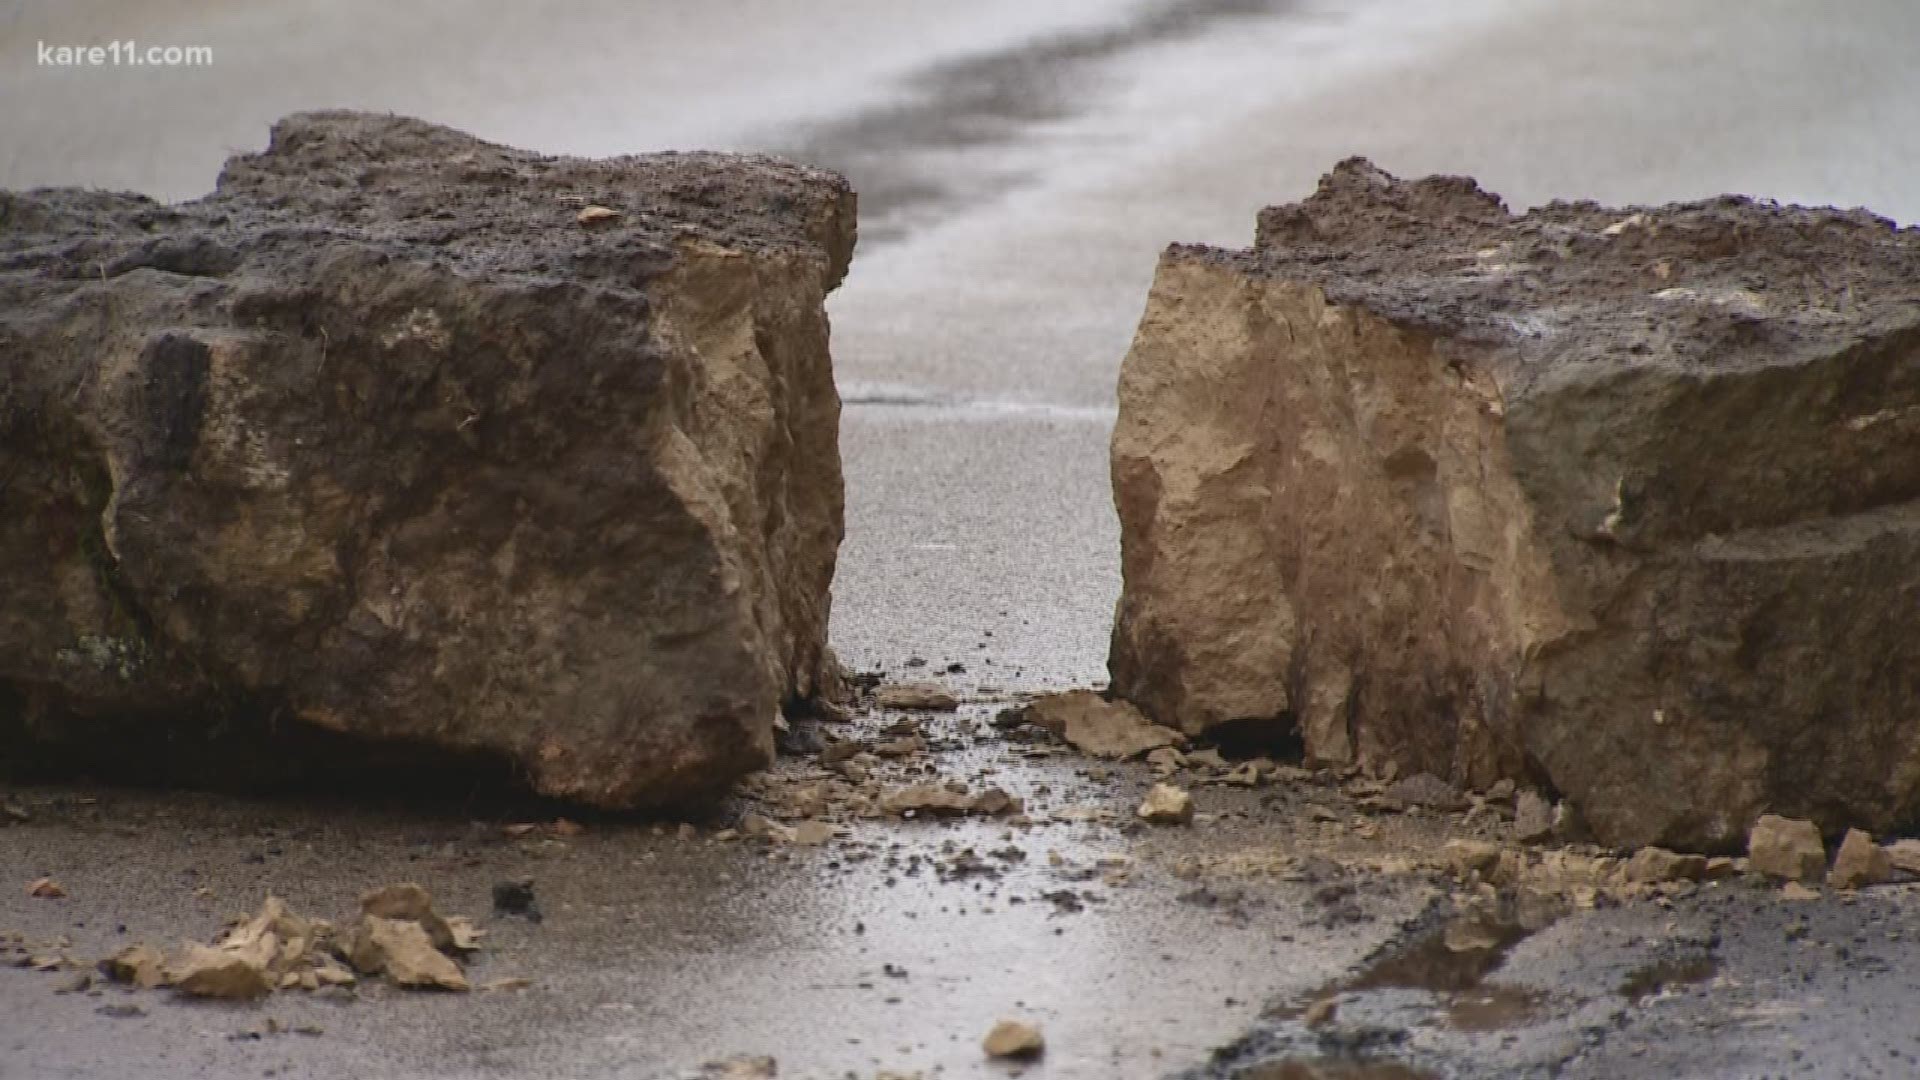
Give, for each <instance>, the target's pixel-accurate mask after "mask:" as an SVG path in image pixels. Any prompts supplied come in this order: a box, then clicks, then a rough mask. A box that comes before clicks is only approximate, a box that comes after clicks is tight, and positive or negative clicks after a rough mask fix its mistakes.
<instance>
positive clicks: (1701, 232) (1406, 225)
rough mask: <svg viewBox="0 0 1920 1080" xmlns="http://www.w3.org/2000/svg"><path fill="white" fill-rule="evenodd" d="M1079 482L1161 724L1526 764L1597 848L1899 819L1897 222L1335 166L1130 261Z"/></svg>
mask: <svg viewBox="0 0 1920 1080" xmlns="http://www.w3.org/2000/svg"><path fill="white" fill-rule="evenodd" d="M1113 479H1114V489H1115V498H1116V501H1117V503H1118V508H1119V512H1120V518H1121V527H1122V536H1121V543H1122V551H1123V572H1124V576H1125V588H1124V593H1123V595H1122V597H1121V600H1120V603H1119V609H1118V616H1117V624H1116V626H1115V630H1114V636H1113V648H1112V654H1111V657H1110V666H1111V669H1112V676H1113V689H1114V691H1115V692H1116V693H1117V694H1118V695H1119V696H1121V697H1124V698H1126V699H1128V700H1131V701H1133V702H1134V703H1136V704H1137V705H1139V706H1140V707H1141V708H1142V709H1143V710H1144V711H1145V712H1146V713H1147V715H1149V716H1150V717H1152V718H1153V719H1155V720H1157V721H1159V722H1161V723H1164V724H1168V725H1171V726H1174V727H1178V728H1180V729H1182V730H1183V731H1186V732H1188V733H1192V734H1197V733H1200V732H1204V731H1206V730H1209V729H1212V728H1216V727H1218V726H1220V725H1223V724H1228V723H1233V722H1242V723H1268V724H1273V725H1275V726H1277V727H1285V728H1297V730H1298V733H1299V735H1300V736H1301V737H1302V738H1303V739H1304V741H1305V744H1306V749H1307V751H1308V753H1309V754H1311V755H1312V756H1314V757H1317V758H1321V759H1325V760H1329V761H1335V762H1357V763H1362V764H1366V765H1371V766H1382V767H1384V766H1385V765H1387V763H1393V764H1394V765H1397V767H1398V768H1399V769H1400V771H1401V772H1402V773H1410V772H1418V771H1427V772H1433V773H1437V774H1440V775H1443V776H1446V777H1448V778H1450V779H1453V780H1455V781H1459V782H1464V783H1468V784H1473V785H1482V784H1487V783H1490V782H1492V781H1494V780H1496V779H1498V778H1501V777H1513V778H1533V779H1545V780H1547V781H1550V782H1551V784H1552V786H1554V787H1555V788H1558V789H1559V790H1560V791H1561V792H1563V793H1564V794H1566V795H1567V796H1568V797H1570V799H1571V800H1572V802H1573V804H1574V805H1575V806H1576V807H1577V808H1578V809H1579V810H1581V811H1582V812H1584V814H1585V816H1586V818H1587V820H1588V822H1589V823H1590V824H1591V826H1592V827H1593V828H1594V830H1595V831H1596V832H1597V833H1598V834H1599V836H1601V837H1602V838H1604V839H1606V840H1609V841H1612V842H1614V843H1618V844H1622V845H1626V846H1640V845H1646V844H1664V845H1667V846H1670V847H1678V848H1685V849H1693V850H1701V849H1722V850H1726V849H1737V848H1738V847H1739V845H1740V843H1741V842H1742V841H1743V840H1744V838H1745V836H1746V832H1747V828H1748V827H1749V826H1750V825H1751V824H1752V823H1753V821H1754V820H1755V819H1756V818H1757V817H1758V815H1759V814H1760V813H1761V812H1762V811H1763V810H1771V811H1775V812H1778V813H1782V814H1790V815H1794V816H1800V817H1808V818H1812V819H1814V820H1816V821H1818V822H1819V823H1820V824H1821V825H1822V826H1823V827H1824V828H1826V829H1828V830H1829V831H1831V830H1835V829H1838V828H1839V827H1841V826H1843V825H1849V824H1853V825H1860V826H1863V827H1866V828H1869V829H1875V830H1885V829H1887V828H1889V827H1891V826H1893V825H1895V824H1896V823H1900V822H1903V821H1909V820H1912V819H1913V818H1914V817H1915V816H1916V811H1917V810H1920V723H1916V722H1915V718H1916V711H1915V710H1916V708H1920V231H1916V230H1898V229H1896V228H1895V227H1894V226H1893V225H1892V224H1891V223H1889V222H1887V221H1885V220H1882V219H1880V218H1877V217H1874V216H1872V215H1870V214H1867V213H1865V212H1862V211H1852V212H1839V211H1833V210H1809V209H1801V208H1796V207H1782V206H1776V205H1771V204H1763V203H1757V202H1753V201H1751V200H1748V199H1744V198H1732V197H1728V198H1719V199H1713V200H1709V201H1705V202H1699V203H1692V204H1687V205H1676V206H1668V207H1664V208H1660V209H1643V210H1637V211H1625V210H1609V209H1605V208H1603V207H1600V206H1596V205H1593V204H1591V203H1574V204H1565V203H1555V204H1552V205H1550V206H1546V207H1543V208H1540V209H1538V210H1535V211H1533V212H1531V213H1528V214H1525V215H1520V216H1516V215H1514V214H1512V213H1510V212H1509V211H1508V210H1507V209H1506V208H1505V207H1504V206H1503V205H1502V204H1501V202H1500V201H1499V199H1498V198H1496V197H1495V196H1493V195H1490V194H1487V193H1485V192H1483V191H1481V190H1480V189H1479V188H1478V187H1477V186H1475V184H1474V183H1473V182H1472V181H1470V180H1465V179H1459V178H1449V177H1435V178H1429V179H1425V180H1420V181H1415V182H1405V181H1400V180H1397V179H1395V178H1393V177H1391V176H1389V175H1387V174H1386V173H1383V172H1381V171H1380V170H1378V169H1376V168H1374V167H1373V166H1371V165H1369V164H1367V163H1366V162H1364V161H1359V160H1354V161H1348V162H1345V163H1343V164H1341V165H1340V166H1339V167H1338V168H1337V169H1335V171H1334V172H1333V173H1331V174H1330V175H1328V176H1327V177H1326V178H1325V179H1324V180H1322V181H1321V184H1320V188H1319V190H1318V192H1316V193H1315V194H1314V195H1313V196H1312V197H1311V198H1309V199H1307V200H1306V201H1305V202H1303V203H1300V204H1298V205H1294V206H1285V207H1277V208H1272V209H1269V210H1266V211H1265V212H1263V213H1262V214H1261V215H1260V222H1259V229H1258V236H1257V239H1256V242H1255V246H1254V247H1253V248H1252V249H1251V250H1247V251H1223V250H1216V249H1211V248H1204V247H1188V246H1175V247H1172V248H1170V249H1169V250H1168V251H1167V252H1166V254H1165V255H1164V256H1163V258H1162V259H1161V262H1160V266H1159V272H1158V276H1157V278H1156V280H1155V282H1154V285H1153V290H1152V294H1151V297H1150V299H1149V301H1148V305H1147V310H1146V313H1145V316H1144V317H1143V319H1142V321H1141V324H1140V328H1139V332H1138V335H1137V337H1136V338H1135V339H1134V344H1133V348H1132V351H1131V352H1130V354H1129V355H1128V356H1127V359H1126V362H1125V366H1124V368H1123V370H1122V373H1121V377H1120V414H1119V420H1118V425H1117V427H1116V430H1115V432H1114V437H1113Z"/></svg>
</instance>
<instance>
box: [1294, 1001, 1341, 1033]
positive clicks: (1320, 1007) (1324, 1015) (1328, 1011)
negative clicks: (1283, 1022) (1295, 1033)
mask: <svg viewBox="0 0 1920 1080" xmlns="http://www.w3.org/2000/svg"><path fill="white" fill-rule="evenodd" d="M1339 1011H1340V1002H1339V1001H1338V1000H1336V999H1334V998H1330V997H1328V998H1321V999H1320V1000H1319V1001H1316V1002H1314V1003H1313V1004H1311V1005H1309V1006H1307V1011H1306V1012H1304V1013H1302V1014H1301V1016H1300V1019H1301V1020H1302V1021H1303V1022H1305V1024H1306V1025H1307V1026H1308V1027H1311V1028H1317V1027H1320V1026H1322V1025H1324V1024H1327V1023H1328V1022H1330V1021H1332V1020H1333V1017H1334V1014H1335V1013H1337V1012H1339Z"/></svg>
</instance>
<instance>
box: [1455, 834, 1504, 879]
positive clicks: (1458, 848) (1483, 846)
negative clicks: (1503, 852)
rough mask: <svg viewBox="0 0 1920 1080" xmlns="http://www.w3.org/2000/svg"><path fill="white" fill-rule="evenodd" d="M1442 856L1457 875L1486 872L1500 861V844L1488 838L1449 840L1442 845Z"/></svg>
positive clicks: (1464, 875) (1463, 875)
mask: <svg viewBox="0 0 1920 1080" xmlns="http://www.w3.org/2000/svg"><path fill="white" fill-rule="evenodd" d="M1440 857H1441V858H1442V859H1444V860H1445V861H1446V864H1447V868H1448V869H1450V870H1452V871H1453V873H1454V876H1456V877H1463V878H1464V877H1466V876H1467V875H1468V874H1472V873H1481V874H1485V873H1487V872H1488V871H1490V870H1492V869H1493V868H1494V867H1495V866H1497V865H1499V862H1500V845H1499V844H1495V843H1492V842H1491V841H1487V840H1449V841H1447V842H1446V843H1445V844H1443V845H1441V847H1440Z"/></svg>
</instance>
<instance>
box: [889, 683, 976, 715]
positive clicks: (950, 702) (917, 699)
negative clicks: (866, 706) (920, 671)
mask: <svg viewBox="0 0 1920 1080" xmlns="http://www.w3.org/2000/svg"><path fill="white" fill-rule="evenodd" d="M873 700H874V704H876V705H878V706H880V707H881V708H883V709H906V710H910V711H918V712H952V711H954V710H955V709H958V708H959V707H960V699H958V698H956V697H954V696H953V695H952V694H951V693H949V692H948V691H947V689H946V688H945V687H943V686H939V685H937V684H935V683H888V684H887V685H885V686H882V687H881V688H880V689H879V690H878V691H876V692H875V693H874V695H873Z"/></svg>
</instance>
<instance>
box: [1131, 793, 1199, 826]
mask: <svg viewBox="0 0 1920 1080" xmlns="http://www.w3.org/2000/svg"><path fill="white" fill-rule="evenodd" d="M1134 813H1135V815H1137V816H1138V817H1139V818H1140V820H1141V821H1144V822H1146V823H1147V824H1149V825H1186V824H1188V823H1190V822H1192V821H1193V796H1192V795H1189V794H1187V792H1186V791H1185V790H1184V789H1182V788H1177V787H1175V786H1173V785H1172V784H1155V785H1153V787H1151V788H1148V789H1147V797H1146V798H1145V799H1142V800H1141V801H1140V808H1139V809H1138V810H1136V811H1134Z"/></svg>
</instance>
